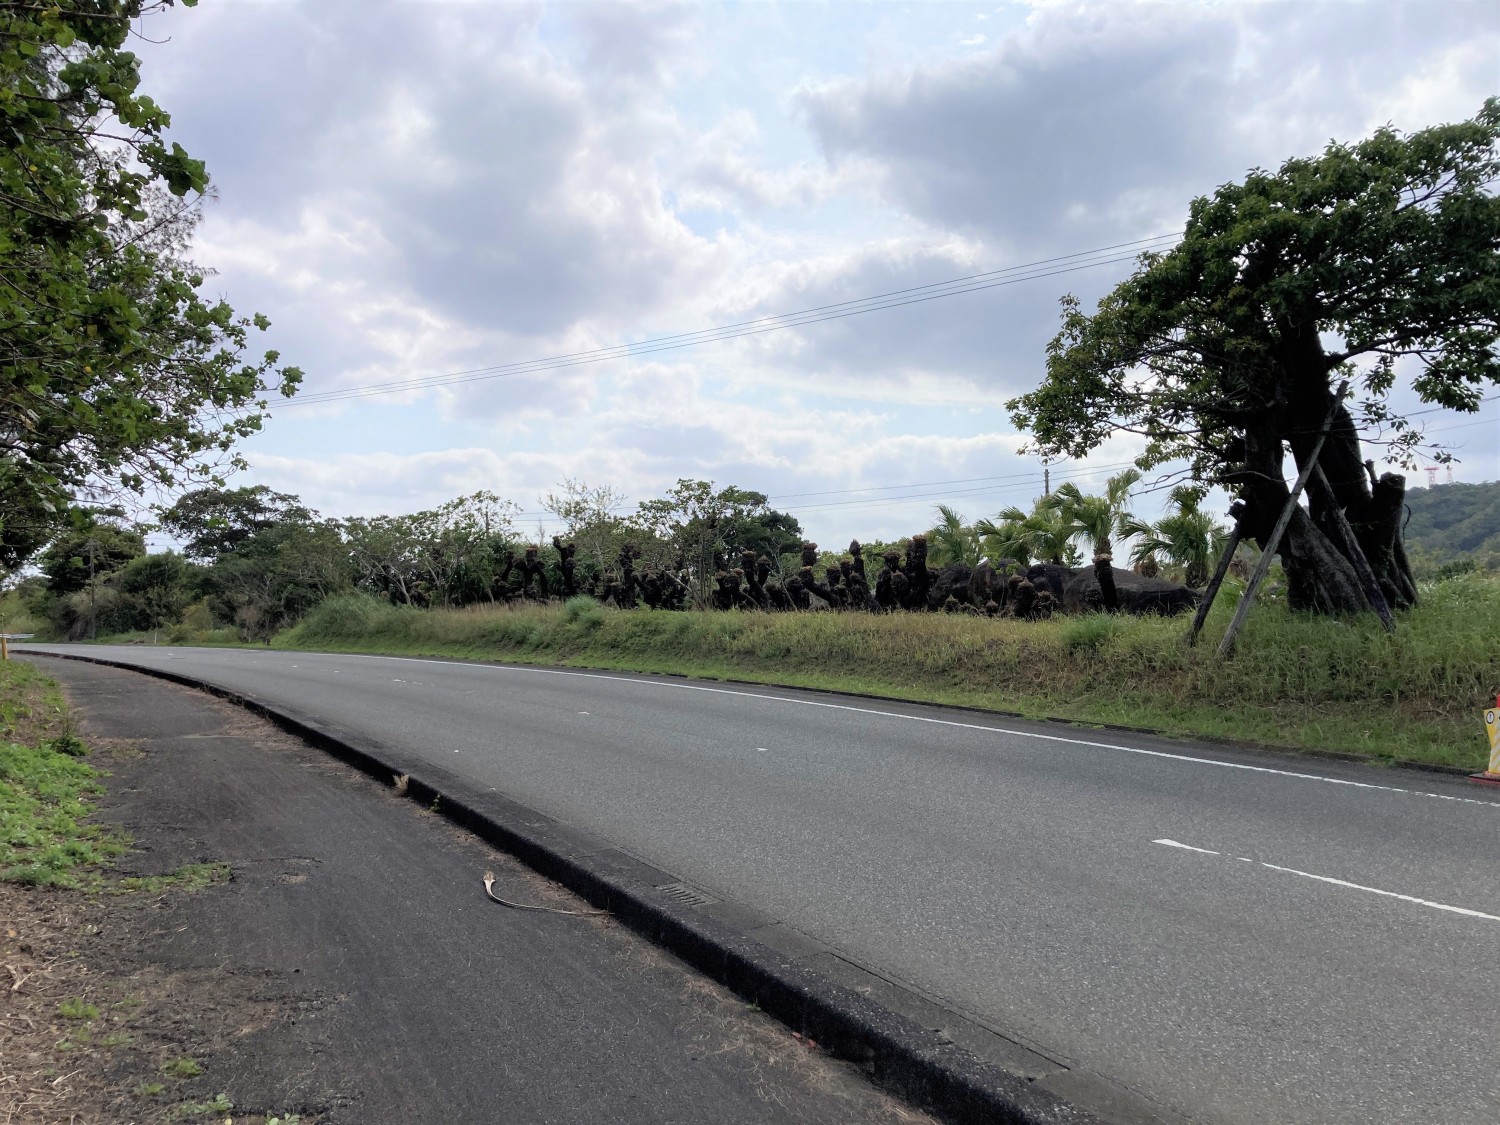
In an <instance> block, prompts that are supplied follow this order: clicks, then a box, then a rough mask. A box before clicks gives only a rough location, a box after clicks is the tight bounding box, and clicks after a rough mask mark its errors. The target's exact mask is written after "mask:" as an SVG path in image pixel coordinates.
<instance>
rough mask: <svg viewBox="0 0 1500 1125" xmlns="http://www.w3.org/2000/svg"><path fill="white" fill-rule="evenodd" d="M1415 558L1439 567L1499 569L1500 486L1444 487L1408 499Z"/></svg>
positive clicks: (1421, 490)
mask: <svg viewBox="0 0 1500 1125" xmlns="http://www.w3.org/2000/svg"><path fill="white" fill-rule="evenodd" d="M1406 506H1407V507H1408V508H1409V509H1410V510H1411V518H1410V520H1409V521H1408V522H1407V525H1406V539H1407V542H1408V543H1410V544H1411V545H1412V547H1413V549H1414V550H1413V553H1414V554H1416V555H1418V556H1419V557H1420V558H1421V559H1422V560H1424V561H1425V562H1427V563H1429V564H1431V565H1435V566H1438V567H1442V566H1446V565H1452V564H1455V563H1462V562H1465V561H1469V560H1472V561H1473V562H1474V563H1475V564H1477V565H1478V566H1479V567H1481V568H1483V569H1486V570H1500V481H1489V482H1486V483H1482V484H1440V485H1437V486H1435V487H1432V488H1414V489H1412V490H1411V491H1409V492H1408V493H1407V494H1406Z"/></svg>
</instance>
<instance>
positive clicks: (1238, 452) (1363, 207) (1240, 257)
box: [1008, 98, 1500, 612]
mask: <svg viewBox="0 0 1500 1125" xmlns="http://www.w3.org/2000/svg"><path fill="white" fill-rule="evenodd" d="M1497 140H1500V99H1497V98H1492V99H1490V100H1489V101H1487V102H1486V103H1485V105H1484V107H1483V108H1482V109H1481V110H1480V112H1479V114H1478V115H1477V116H1476V117H1475V118H1474V119H1473V120H1472V121H1467V122H1462V123H1460V124H1455V125H1441V126H1435V127H1433V128H1430V129H1424V130H1422V131H1420V132H1417V133H1412V134H1409V135H1403V134H1400V133H1398V132H1396V131H1395V130H1393V129H1389V128H1386V129H1381V130H1379V131H1378V132H1376V133H1375V134H1374V135H1373V136H1372V137H1370V138H1369V139H1368V140H1365V141H1361V142H1360V143H1358V144H1355V145H1342V144H1330V145H1329V146H1328V147H1327V149H1325V150H1324V152H1323V154H1322V155H1321V156H1318V157H1313V158H1308V159H1297V160H1290V161H1288V162H1287V163H1286V164H1284V165H1283V166H1282V167H1281V169H1280V170H1279V171H1278V172H1275V173H1270V172H1263V171H1255V172H1252V173H1250V174H1249V175H1248V176H1247V177H1246V178H1245V180H1244V182H1243V183H1239V184H1230V185H1226V186H1225V187H1222V188H1220V189H1219V190H1218V191H1216V192H1215V193H1214V194H1213V195H1212V196H1211V197H1208V198H1200V199H1197V200H1195V201H1194V202H1193V204H1192V207H1191V210H1190V215H1189V219H1188V223H1187V227H1186V230H1185V231H1184V234H1183V240H1182V242H1181V244H1180V245H1178V246H1177V247H1176V248H1175V249H1173V250H1170V251H1167V252H1165V253H1160V254H1150V255H1146V256H1145V257H1144V258H1143V259H1142V261H1141V264H1140V267H1139V268H1138V269H1137V270H1136V272H1135V274H1134V275H1133V276H1131V277H1130V278H1129V279H1128V280H1126V281H1125V282H1123V283H1122V284H1121V285H1119V286H1118V287H1117V288H1116V289H1115V290H1114V291H1113V292H1112V293H1110V294H1109V295H1108V296H1107V297H1106V298H1105V299H1104V300H1103V301H1101V302H1100V304H1099V307H1098V309H1097V311H1095V313H1094V314H1093V315H1092V316H1090V315H1086V314H1085V313H1084V312H1083V310H1082V309H1081V308H1080V306H1079V303H1078V301H1077V300H1076V299H1075V298H1072V297H1069V298H1066V299H1065V301H1064V311H1063V324H1062V330H1061V331H1060V332H1059V333H1058V335H1057V337H1056V338H1055V339H1054V340H1053V341H1052V343H1051V345H1050V346H1049V348H1048V356H1047V378H1046V381H1045V382H1044V383H1043V384H1042V385H1041V386H1040V387H1038V388H1037V389H1036V390H1035V391H1033V392H1031V393H1030V394H1027V395H1024V396H1022V397H1021V398H1019V399H1015V400H1013V401H1012V402H1010V403H1009V404H1008V405H1009V407H1010V409H1011V411H1012V417H1013V420H1014V422H1015V424H1016V425H1017V426H1018V427H1020V428H1023V429H1026V430H1028V431H1030V433H1031V434H1032V435H1033V440H1032V443H1031V446H1032V449H1033V450H1034V451H1036V452H1039V453H1041V454H1043V455H1044V456H1046V455H1068V456H1074V457H1078V456H1083V455H1084V454H1086V453H1088V452H1089V451H1090V450H1092V449H1094V448H1096V447H1097V446H1098V445H1099V444H1100V443H1101V442H1103V441H1104V440H1105V439H1106V438H1107V437H1109V436H1110V435H1111V434H1113V433H1115V432H1116V431H1119V430H1124V431H1127V432H1130V433H1135V434H1139V435H1142V436H1143V437H1145V439H1146V441H1147V450H1146V453H1145V455H1144V456H1143V457H1142V459H1141V461H1140V462H1139V463H1140V464H1141V465H1142V467H1150V466H1152V465H1158V464H1161V463H1164V462H1167V461H1171V460H1174V459H1178V458H1188V459H1190V460H1191V462H1192V465H1193V468H1194V470H1195V474H1196V476H1197V478H1198V479H1199V480H1200V481H1202V482H1212V483H1218V484H1221V485H1223V486H1224V487H1225V488H1227V489H1229V490H1230V491H1231V492H1233V493H1235V494H1237V495H1238V497H1239V498H1240V499H1241V500H1243V501H1244V505H1245V507H1244V517H1243V525H1242V526H1243V527H1244V530H1245V533H1246V534H1247V535H1248V536H1249V537H1251V538H1253V539H1255V540H1256V541H1257V542H1260V543H1261V544H1264V543H1265V542H1266V541H1267V539H1268V538H1269V534H1270V532H1271V529H1272V527H1273V525H1274V524H1275V522H1276V519H1277V517H1278V515H1279V514H1280V513H1281V511H1282V509H1283V508H1284V507H1285V506H1286V504H1287V501H1288V498H1289V489H1288V486H1287V484H1286V483H1285V479H1286V476H1287V474H1288V467H1287V465H1286V460H1285V459H1286V450H1287V449H1290V451H1291V455H1292V458H1293V460H1294V462H1295V464H1296V466H1297V467H1298V468H1301V467H1303V466H1305V465H1306V464H1307V462H1308V460H1309V459H1310V458H1311V456H1312V453H1313V450H1314V448H1315V447H1316V444H1317V441H1318V437H1319V434H1320V431H1322V429H1323V427H1324V422H1325V419H1331V422H1330V423H1329V425H1328V427H1327V430H1328V433H1327V438H1326V442H1325V444H1324V445H1323V447H1322V452H1321V454H1320V455H1319V456H1318V458H1317V464H1318V465H1319V466H1320V467H1321V469H1322V474H1323V477H1324V478H1326V483H1327V487H1326V488H1325V487H1324V484H1323V479H1321V478H1319V477H1318V476H1316V475H1315V476H1314V477H1313V479H1312V485H1311V487H1310V490H1309V494H1308V495H1309V503H1308V507H1307V508H1299V509H1298V510H1297V511H1296V512H1295V513H1294V514H1293V518H1292V522H1291V525H1290V527H1289V529H1288V532H1287V534H1286V536H1285V538H1284V539H1283V541H1282V543H1281V546H1280V548H1279V552H1278V553H1279V554H1280V555H1281V558H1282V562H1283V565H1284V566H1285V569H1286V573H1287V578H1288V587H1289V589H1288V594H1289V600H1290V601H1291V603H1292V604H1293V605H1294V606H1297V607H1300V608H1306V609H1313V610H1317V611H1321V612H1343V611H1355V610H1360V609H1363V608H1365V606H1366V600H1365V598H1364V595H1363V594H1362V593H1361V590H1360V586H1359V582H1358V579H1357V576H1356V571H1355V569H1354V566H1353V564H1352V563H1351V561H1350V557H1351V555H1350V552H1348V551H1346V549H1345V547H1344V546H1343V545H1342V541H1341V539H1340V536H1339V533H1338V531H1339V529H1338V513H1339V512H1340V511H1342V512H1343V513H1344V515H1345V516H1347V519H1348V522H1349V524H1350V525H1351V526H1352V529H1353V533H1354V537H1355V539H1356V540H1357V542H1358V545H1359V547H1360V550H1361V553H1363V554H1364V555H1365V556H1366V557H1367V558H1368V560H1369V562H1370V564H1371V567H1372V569H1373V571H1374V574H1375V576H1376V579H1377V581H1378V582H1379V584H1380V587H1381V589H1382V591H1383V593H1384V594H1385V597H1386V599H1387V601H1389V602H1390V603H1392V604H1394V605H1410V604H1411V603H1412V602H1414V601H1415V599H1416V587H1415V584H1414V583H1413V581H1412V575H1411V568H1410V566H1409V565H1408V563H1407V559H1406V554H1405V550H1404V548H1403V545H1402V536H1401V511H1402V507H1403V503H1402V501H1403V496H1404V493H1405V478H1404V477H1403V476H1401V475H1400V474H1397V473H1385V474H1384V475H1382V476H1380V477H1378V478H1377V477H1376V473H1375V467H1374V462H1373V461H1366V460H1365V456H1364V450H1363V445H1362V441H1361V436H1362V433H1364V432H1366V431H1368V430H1369V429H1370V428H1371V427H1375V426H1385V427H1388V428H1389V430H1390V431H1391V432H1392V433H1393V438H1392V440H1391V442H1390V444H1389V446H1388V456H1391V457H1392V458H1393V459H1394V460H1397V461H1398V462H1403V463H1408V464H1409V463H1410V460H1411V454H1412V453H1413V451H1414V450H1415V448H1416V447H1417V445H1418V444H1419V443H1420V442H1421V440H1422V437H1421V433H1420V430H1419V428H1418V427H1414V426H1411V425H1409V424H1408V421H1407V419H1406V418H1404V417H1401V416H1399V415H1397V414H1396V413H1395V412H1393V410H1392V409H1391V407H1390V405H1389V394H1390V392H1391V390H1392V389H1393V387H1395V385H1396V382H1397V378H1398V376H1400V377H1402V379H1403V380H1405V379H1406V377H1407V372H1411V373H1412V374H1411V378H1410V383H1411V385H1412V387H1413V388H1414V389H1415V391H1416V392H1417V395H1418V396H1419V397H1420V398H1421V400H1422V401H1424V402H1428V403H1433V404H1436V405H1438V406H1443V407H1448V408H1451V409H1454V410H1461V411H1473V410H1476V409H1477V408H1478V406H1479V403H1480V401H1481V400H1482V398H1483V395H1484V391H1485V389H1486V387H1487V386H1488V385H1492V384H1494V383H1496V382H1500V355H1497V350H1496V344H1497V340H1500V200H1497V198H1496V197H1495V195H1494V193H1493V190H1492V184H1493V181H1494V180H1495V179H1496V178H1497V176H1500V153H1497ZM1345 378H1348V379H1350V380H1352V381H1353V383H1354V384H1355V385H1356V386H1357V387H1358V389H1359V393H1358V396H1357V399H1358V401H1356V402H1348V401H1337V393H1336V390H1335V388H1336V386H1337V385H1338V384H1339V383H1340V381H1341V380H1343V379H1345Z"/></svg>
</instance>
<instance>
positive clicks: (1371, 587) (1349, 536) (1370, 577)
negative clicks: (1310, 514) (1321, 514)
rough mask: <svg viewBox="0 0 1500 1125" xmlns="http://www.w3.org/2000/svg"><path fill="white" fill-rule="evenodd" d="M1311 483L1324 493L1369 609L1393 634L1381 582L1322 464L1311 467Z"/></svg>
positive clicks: (1392, 623) (1388, 605)
mask: <svg viewBox="0 0 1500 1125" xmlns="http://www.w3.org/2000/svg"><path fill="white" fill-rule="evenodd" d="M1312 482H1313V487H1315V488H1316V489H1318V491H1319V492H1321V493H1322V494H1323V502H1324V503H1325V504H1327V505H1328V510H1329V512H1330V513H1332V517H1333V527H1334V530H1335V531H1336V532H1337V533H1338V539H1339V546H1340V547H1342V548H1343V549H1344V554H1345V555H1347V556H1348V558H1349V561H1350V562H1351V563H1353V564H1354V573H1355V574H1356V575H1357V576H1358V577H1359V585H1360V589H1362V590H1363V591H1364V594H1365V601H1367V602H1369V603H1370V608H1371V609H1373V610H1374V611H1375V612H1376V614H1378V615H1379V617H1380V624H1381V625H1382V626H1384V627H1385V631H1386V632H1387V633H1394V632H1395V631H1396V619H1395V617H1393V616H1392V615H1391V607H1390V604H1389V603H1388V602H1387V601H1386V600H1385V594H1383V593H1382V592H1381V590H1380V583H1379V582H1378V581H1376V579H1375V571H1374V569H1373V568H1371V566H1370V560H1369V559H1368V558H1366V557H1365V551H1364V548H1363V547H1361V546H1360V545H1359V540H1358V539H1356V538H1355V536H1354V528H1352V527H1350V526H1349V517H1347V516H1346V515H1344V509H1343V508H1341V507H1339V501H1338V497H1337V495H1335V494H1334V491H1333V485H1331V484H1329V483H1328V477H1327V476H1325V475H1324V473H1323V467H1322V466H1321V465H1316V464H1315V465H1314V466H1313V472H1312Z"/></svg>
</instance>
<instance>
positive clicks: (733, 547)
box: [635, 480, 802, 573]
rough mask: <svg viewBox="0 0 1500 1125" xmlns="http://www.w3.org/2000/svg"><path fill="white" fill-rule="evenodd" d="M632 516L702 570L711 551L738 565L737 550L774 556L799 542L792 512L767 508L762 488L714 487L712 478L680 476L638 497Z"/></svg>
mask: <svg viewBox="0 0 1500 1125" xmlns="http://www.w3.org/2000/svg"><path fill="white" fill-rule="evenodd" d="M635 519H636V522H637V523H638V524H639V525H640V526H641V527H642V528H644V529H645V530H647V531H648V532H650V533H651V534H653V535H656V536H658V537H660V538H662V539H664V540H667V541H669V542H671V543H672V544H674V546H675V547H676V548H677V549H678V550H679V551H681V552H682V554H683V555H684V557H685V558H686V560H687V562H688V565H689V566H692V567H695V568H698V569H699V570H700V571H702V572H705V573H706V572H707V571H708V570H709V569H710V567H711V565H712V561H713V556H714V555H715V554H719V555H722V556H724V558H725V560H726V561H727V562H729V563H730V565H737V564H738V562H739V555H740V552H742V551H753V552H754V553H755V554H756V555H766V556H768V557H770V558H772V559H776V558H779V557H780V556H781V555H782V554H784V553H786V552H788V551H793V550H796V549H797V548H798V547H799V546H800V545H801V542H802V526H801V524H799V523H798V522H797V519H796V517H794V516H791V515H788V514H787V513H786V512H778V511H776V510H775V509H774V508H772V507H771V503H770V499H769V498H768V497H767V496H766V495H765V493H763V492H753V491H751V490H750V489H745V488H737V487H735V486H734V485H727V486H725V487H724V488H719V489H716V488H715V487H714V485H713V482H711V481H703V480H679V481H678V482H677V485H676V487H674V488H673V489H672V490H671V491H670V492H668V493H667V494H666V496H664V497H662V498H661V499H659V500H646V501H643V502H642V504H641V506H640V509H639V511H638V513H637V515H636V517H635Z"/></svg>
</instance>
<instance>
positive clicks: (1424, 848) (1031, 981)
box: [28, 646, 1500, 1125]
mask: <svg viewBox="0 0 1500 1125" xmlns="http://www.w3.org/2000/svg"><path fill="white" fill-rule="evenodd" d="M28 647H38V648H39V649H40V648H43V647H45V646H28ZM73 651H75V652H76V651H80V650H78V649H74V650H73ZM84 651H86V653H87V654H88V655H93V656H99V657H104V658H108V659H114V660H124V661H129V662H131V663H134V664H139V665H143V666H152V667H158V668H168V669H172V670H174V671H177V672H180V673H185V674H190V675H194V676H198V677H201V678H202V679H204V680H207V681H210V682H213V683H216V684H221V685H224V686H226V687H230V688H233V689H235V690H238V691H242V692H246V693H248V694H252V695H254V696H256V697H258V698H260V699H263V700H265V701H267V702H272V703H276V702H279V703H283V704H286V705H289V706H291V707H295V708H297V709H300V710H302V711H304V712H308V713H312V714H315V715H317V716H319V717H320V718H323V719H325V720H327V721H329V722H332V723H335V724H338V725H341V726H343V727H346V728H348V729H350V730H354V731H358V732H361V733H364V734H367V735H369V736H371V737H374V738H377V739H380V740H381V741H384V742H386V743H390V744H392V745H397V746H401V747H403V748H405V749H407V750H412V751H418V752H420V753H421V754H423V755H425V756H427V757H429V758H430V759H431V760H432V761H433V762H436V763H440V764H441V765H443V766H444V767H446V768H448V769H452V770H456V771H459V772H462V773H463V774H465V775H467V776H468V777H470V778H472V779H474V780H475V781H478V782H480V783H482V784H484V785H486V786H490V787H493V788H495V789H496V790H497V791H499V792H501V793H504V794H506V795H508V796H510V797H513V798H515V799H517V800H519V801H522V802H524V803H526V804H529V805H531V806H532V807H534V808H537V809H539V810H541V811H543V812H545V813H547V814H549V815H551V816H554V817H557V818H559V819H561V820H563V821H565V822H568V823H571V824H573V825H575V826H577V827H580V828H586V829H589V830H591V831H593V832H595V833H598V834H599V835H602V836H604V837H606V838H607V839H609V840H610V841H612V842H613V843H614V844H616V845H618V846H621V847H623V848H625V849H627V850H629V851H631V852H633V853H635V854H636V855H638V856H640V857H641V858H643V859H645V860H647V861H649V862H651V863H654V864H656V865H658V866H660V867H663V868H665V869H667V870H669V871H671V872H674V873H676V874H679V875H680V876H682V877H683V878H684V879H686V880H688V881H690V882H692V883H695V884H697V885H698V886H700V887H702V888H704V889H706V890H708V891H709V892H710V893H712V894H714V895H718V896H721V897H723V898H725V899H728V900H731V901H734V902H738V903H743V904H745V905H747V906H749V907H751V908H753V909H754V910H756V911H758V912H760V913H761V914H763V915H765V916H768V917H773V918H776V919H779V920H782V921H783V922H784V923H785V924H786V925H787V926H789V927H793V928H795V929H796V930H798V931H800V932H802V933H805V934H808V935H810V936H812V937H813V938H815V939H817V940H818V941H820V942H822V943H825V944H826V945H827V946H829V947H832V948H833V949H835V950H837V951H838V952H839V954H840V955H841V956H842V957H844V958H847V959H848V960H849V961H852V962H854V963H855V964H857V965H861V966H864V967H866V968H868V969H870V970H871V971H872V972H875V973H877V974H879V975H880V976H882V977H885V978H888V979H890V980H894V981H898V982H902V983H904V984H907V985H910V986H911V987H912V988H914V989H915V990H917V991H918V992H920V993H922V994H923V995H926V996H929V997H932V998H935V999H937V1000H939V1001H940V1002H941V1003H943V1004H944V1005H946V1006H948V1007H950V1008H952V1009H954V1010H956V1011H958V1012H961V1013H965V1014H967V1015H968V1016H970V1017H972V1018H973V1019H974V1020H975V1021H976V1022H978V1023H979V1024H982V1025H983V1026H985V1027H988V1028H991V1029H994V1030H995V1031H998V1032H1000V1033H1002V1034H1004V1035H1006V1036H1008V1037H1009V1038H1011V1039H1013V1040H1015V1041H1016V1042H1019V1043H1022V1044H1024V1045H1025V1046H1026V1047H1028V1048H1031V1049H1032V1050H1034V1051H1036V1052H1038V1053H1040V1054H1041V1055H1044V1056H1047V1057H1048V1058H1051V1059H1057V1060H1061V1061H1063V1062H1065V1063H1066V1064H1067V1065H1069V1066H1070V1067H1073V1068H1076V1071H1077V1072H1078V1073H1080V1074H1094V1075H1099V1076H1102V1077H1103V1078H1104V1079H1107V1080H1108V1081H1109V1082H1112V1083H1117V1084H1118V1085H1119V1086H1121V1087H1124V1088H1125V1089H1127V1090H1129V1091H1134V1092H1135V1093H1137V1094H1139V1095H1140V1096H1141V1097H1142V1098H1143V1099H1145V1103H1146V1104H1148V1105H1149V1106H1150V1107H1152V1108H1154V1109H1156V1110H1159V1111H1160V1112H1161V1114H1162V1117H1163V1119H1166V1120H1187V1121H1202V1122H1225V1123H1239V1122H1246V1123H1248V1122H1255V1123H1262V1122H1268V1121H1278V1122H1368V1121H1373V1120H1381V1121H1413V1122H1431V1121H1443V1122H1449V1123H1459V1122H1484V1123H1487V1125H1493V1122H1495V1121H1497V1120H1500V957H1497V956H1496V953H1497V950H1500V799H1497V795H1496V794H1494V793H1493V792H1492V791H1489V790H1486V789H1483V788H1481V787H1477V786H1472V785H1468V784H1466V783H1464V782H1463V781H1461V780H1456V779H1450V778H1447V777H1442V776H1437V775H1427V774H1420V773H1414V772H1402V771H1395V770H1378V769H1372V768H1367V767H1359V766H1353V765H1345V764H1342V763H1334V762H1324V761H1317V760H1314V759H1308V758H1292V757H1282V756H1277V755H1272V754H1249V753H1234V752H1226V751H1224V750H1222V749H1212V748H1206V747H1197V746H1194V745H1192V744H1188V743H1179V742H1172V741H1168V740H1162V739H1152V738H1149V737H1145V736H1133V735H1124V734H1119V733H1116V732H1099V731H1088V730H1084V729H1075V728H1068V727H1062V726H1055V725H1045V724H1028V723H1024V722H1021V721H1019V720H1009V719H1004V718H998V717H988V716H984V715H980V714H975V713H972V712H964V711H954V710H945V709H942V708H929V707H921V706H916V705H903V704H887V703H881V702H866V701H861V700H858V699H852V698H843V697H834V696H827V695H817V694H812V693H802V692H796V691H791V690H782V689H775V688H755V687H738V686H731V685H713V684H706V683H698V682H694V681H687V680H678V679H670V678H652V677H638V676H628V675H614V674H608V673H587V672H567V671H556V670H546V669H531V668H524V667H514V666H503V665H487V664H469V663H462V662H453V661H429V660H417V659H404V658H391V657H362V656H333V655H319V654H313V653H290V652H270V651H266V652H260V651H248V650H209V649H170V648H150V649H148V648H141V647H121V648H103V647H98V648H96V647H90V648H88V649H87V650H84ZM1085 1104H1087V1099H1085Z"/></svg>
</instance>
